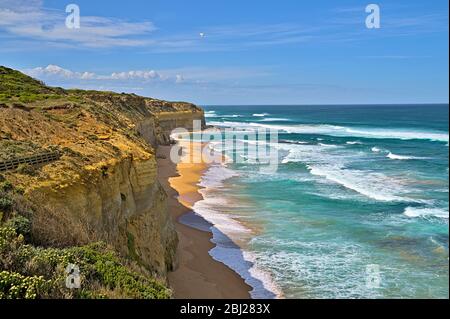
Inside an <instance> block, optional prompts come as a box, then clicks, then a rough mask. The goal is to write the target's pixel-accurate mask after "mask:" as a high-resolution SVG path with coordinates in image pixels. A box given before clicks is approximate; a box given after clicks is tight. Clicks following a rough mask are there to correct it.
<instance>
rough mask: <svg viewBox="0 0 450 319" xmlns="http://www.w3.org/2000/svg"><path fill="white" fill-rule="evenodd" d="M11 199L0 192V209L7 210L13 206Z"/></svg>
mask: <svg viewBox="0 0 450 319" xmlns="http://www.w3.org/2000/svg"><path fill="white" fill-rule="evenodd" d="M13 204H14V203H13V201H12V199H11V198H9V197H8V196H6V195H2V194H0V211H3V212H9V211H11V209H12V207H13Z"/></svg>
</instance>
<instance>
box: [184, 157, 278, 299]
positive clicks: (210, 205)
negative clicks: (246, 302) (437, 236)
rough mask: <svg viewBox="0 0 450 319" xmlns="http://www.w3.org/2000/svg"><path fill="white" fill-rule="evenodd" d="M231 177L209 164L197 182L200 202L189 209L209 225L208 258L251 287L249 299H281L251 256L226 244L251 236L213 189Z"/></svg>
mask: <svg viewBox="0 0 450 319" xmlns="http://www.w3.org/2000/svg"><path fill="white" fill-rule="evenodd" d="M234 176H237V174H236V172H234V171H233V170H231V169H228V168H227V167H226V166H224V165H213V166H211V167H210V168H209V169H208V171H207V172H206V173H205V174H204V175H203V177H202V179H201V181H200V183H199V185H200V186H202V187H204V188H203V189H200V190H199V192H200V193H201V194H202V195H203V200H200V201H198V202H196V203H195V204H194V207H193V210H194V211H195V212H196V213H197V214H198V215H200V216H202V217H203V218H205V219H206V220H207V221H208V222H210V223H211V224H212V225H213V227H212V232H213V239H212V241H213V242H214V243H215V244H216V247H214V248H213V249H212V250H211V251H210V255H211V256H212V257H213V258H214V259H216V260H218V261H220V262H222V263H224V264H225V265H227V266H228V267H230V268H231V269H233V270H234V271H236V273H238V274H239V275H240V276H241V277H242V278H243V279H244V280H245V282H246V283H247V284H248V285H250V286H251V287H252V288H253V290H252V291H251V292H250V294H251V296H252V298H255V299H258V298H281V297H282V293H281V290H280V289H279V288H278V287H277V285H276V283H275V282H274V281H273V279H272V277H271V275H270V274H269V273H267V272H265V271H263V270H262V269H259V268H258V266H257V265H256V263H255V259H254V258H253V256H252V254H251V253H249V252H245V251H243V250H242V249H240V248H239V247H238V246H237V245H236V244H234V243H233V242H232V241H230V239H232V240H233V239H236V241H237V242H238V241H240V240H244V241H245V238H248V240H250V238H251V237H252V235H251V231H250V229H248V228H247V227H245V226H244V225H242V224H241V223H239V222H238V221H237V220H236V219H234V218H233V216H232V213H233V212H236V211H239V208H237V207H236V208H233V203H230V202H229V201H228V200H227V199H226V198H225V197H224V194H223V192H220V193H218V194H217V193H216V190H218V189H221V188H223V187H224V183H223V182H224V181H225V180H227V179H229V178H232V177H234ZM216 194H217V195H216Z"/></svg>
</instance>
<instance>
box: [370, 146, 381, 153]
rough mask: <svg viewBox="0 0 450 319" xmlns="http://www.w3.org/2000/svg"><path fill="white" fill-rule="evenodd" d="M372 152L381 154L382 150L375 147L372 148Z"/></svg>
mask: <svg viewBox="0 0 450 319" xmlns="http://www.w3.org/2000/svg"><path fill="white" fill-rule="evenodd" d="M372 152H374V153H380V152H381V149H380V148H378V147H376V146H375V147H372Z"/></svg>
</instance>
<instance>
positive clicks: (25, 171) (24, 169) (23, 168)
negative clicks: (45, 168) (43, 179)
mask: <svg viewBox="0 0 450 319" xmlns="http://www.w3.org/2000/svg"><path fill="white" fill-rule="evenodd" d="M16 172H17V173H19V174H22V175H29V176H34V175H36V168H35V167H34V166H32V165H29V164H20V165H19V166H18V167H17V169H16Z"/></svg>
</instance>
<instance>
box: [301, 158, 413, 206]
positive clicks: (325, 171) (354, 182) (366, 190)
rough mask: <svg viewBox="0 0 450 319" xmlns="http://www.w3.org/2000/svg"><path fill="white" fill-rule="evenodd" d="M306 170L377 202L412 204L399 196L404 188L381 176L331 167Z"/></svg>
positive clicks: (316, 167) (314, 167) (313, 167)
mask: <svg viewBox="0 0 450 319" xmlns="http://www.w3.org/2000/svg"><path fill="white" fill-rule="evenodd" d="M308 168H309V170H310V172H311V174H313V175H316V176H322V177H325V178H326V179H328V180H330V181H333V182H335V183H337V184H340V185H342V186H344V187H346V188H348V189H351V190H353V191H356V192H358V193H360V194H362V195H364V196H366V197H369V198H371V199H375V200H377V201H384V202H395V201H399V202H403V201H412V202H414V200H411V199H408V198H406V197H402V196H400V194H402V193H405V192H406V190H405V189H404V187H403V186H402V185H400V184H398V183H396V182H395V180H393V179H390V178H389V177H387V176H385V175H383V174H379V173H371V172H367V171H357V170H346V169H342V168H341V167H337V166H332V165H329V166H314V165H308Z"/></svg>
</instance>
